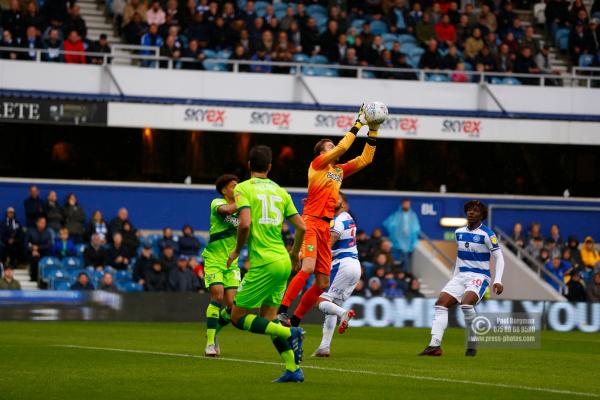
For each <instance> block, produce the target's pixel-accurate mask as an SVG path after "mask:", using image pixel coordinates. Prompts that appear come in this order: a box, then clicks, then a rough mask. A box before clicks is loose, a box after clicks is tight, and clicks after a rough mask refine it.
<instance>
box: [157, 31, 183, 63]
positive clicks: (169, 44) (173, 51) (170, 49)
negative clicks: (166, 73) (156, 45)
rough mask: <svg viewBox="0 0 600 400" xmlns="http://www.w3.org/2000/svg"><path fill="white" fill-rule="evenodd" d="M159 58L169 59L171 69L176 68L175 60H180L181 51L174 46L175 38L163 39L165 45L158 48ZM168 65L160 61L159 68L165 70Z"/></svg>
mask: <svg viewBox="0 0 600 400" xmlns="http://www.w3.org/2000/svg"><path fill="white" fill-rule="evenodd" d="M160 56H161V57H167V58H170V59H171V60H172V64H171V65H172V68H173V67H175V68H176V66H177V65H178V61H177V60H179V59H180V58H181V50H180V49H179V47H177V45H176V37H175V36H170V35H169V36H167V38H166V39H165V43H164V44H163V46H162V47H161V48H160ZM168 64H169V62H168V61H161V62H160V67H161V68H167V67H168Z"/></svg>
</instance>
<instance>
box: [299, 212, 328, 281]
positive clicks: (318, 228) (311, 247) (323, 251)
mask: <svg viewBox="0 0 600 400" xmlns="http://www.w3.org/2000/svg"><path fill="white" fill-rule="evenodd" d="M302 219H303V220H304V223H305V224H306V234H305V235H304V242H303V243H302V255H301V258H302V259H304V258H306V257H312V258H314V259H316V264H315V272H319V273H321V274H323V275H326V276H329V274H330V273H331V222H328V221H326V220H324V219H321V218H317V217H313V216H311V215H304V216H302Z"/></svg>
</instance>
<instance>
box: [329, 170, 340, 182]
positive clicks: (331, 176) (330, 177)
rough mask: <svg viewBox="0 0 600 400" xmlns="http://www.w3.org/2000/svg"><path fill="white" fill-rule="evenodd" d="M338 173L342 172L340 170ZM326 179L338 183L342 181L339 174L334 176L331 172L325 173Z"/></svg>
mask: <svg viewBox="0 0 600 400" xmlns="http://www.w3.org/2000/svg"><path fill="white" fill-rule="evenodd" d="M340 172H342V171H341V170H340ZM327 178H329V179H333V180H334V181H338V182H341V181H342V179H343V178H342V175H341V174H334V173H331V172H328V173H327Z"/></svg>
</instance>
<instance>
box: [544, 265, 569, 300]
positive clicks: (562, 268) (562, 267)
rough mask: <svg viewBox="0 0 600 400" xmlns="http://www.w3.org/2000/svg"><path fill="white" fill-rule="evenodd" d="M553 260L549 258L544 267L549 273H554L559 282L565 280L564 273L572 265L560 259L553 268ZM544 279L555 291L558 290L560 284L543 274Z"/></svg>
mask: <svg viewBox="0 0 600 400" xmlns="http://www.w3.org/2000/svg"><path fill="white" fill-rule="evenodd" d="M553 262H554V261H553V260H550V261H548V262H547V263H546V265H545V267H546V270H547V271H548V272H550V274H552V275H554V276H555V277H556V278H557V279H558V280H559V281H560V282H564V281H565V273H566V272H567V271H569V270H570V269H571V268H572V265H571V263H570V262H568V261H564V260H560V264H559V266H558V268H554V265H553ZM544 279H545V281H546V282H548V284H549V285H550V286H552V287H553V288H554V289H556V291H557V292H558V291H560V286H559V285H558V283H556V282H554V280H552V279H550V277H548V276H545V277H544Z"/></svg>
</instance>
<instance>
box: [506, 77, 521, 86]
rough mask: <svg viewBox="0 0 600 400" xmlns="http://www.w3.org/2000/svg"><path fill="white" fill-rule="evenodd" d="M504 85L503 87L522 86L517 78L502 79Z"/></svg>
mask: <svg viewBox="0 0 600 400" xmlns="http://www.w3.org/2000/svg"><path fill="white" fill-rule="evenodd" d="M502 84H503V85H520V84H521V81H519V80H518V79H517V78H511V77H506V78H504V79H502Z"/></svg>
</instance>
